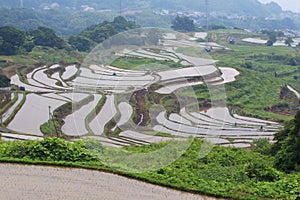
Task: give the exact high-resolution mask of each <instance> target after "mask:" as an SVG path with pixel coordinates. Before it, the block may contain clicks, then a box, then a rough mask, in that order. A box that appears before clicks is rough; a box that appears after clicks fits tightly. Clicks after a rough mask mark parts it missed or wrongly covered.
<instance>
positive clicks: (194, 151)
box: [0, 138, 300, 199]
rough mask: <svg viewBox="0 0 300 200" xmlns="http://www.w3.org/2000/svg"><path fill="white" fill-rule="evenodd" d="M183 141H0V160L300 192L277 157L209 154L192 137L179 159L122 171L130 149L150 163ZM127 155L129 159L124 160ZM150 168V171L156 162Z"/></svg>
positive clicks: (248, 194) (229, 188)
mask: <svg viewBox="0 0 300 200" xmlns="http://www.w3.org/2000/svg"><path fill="white" fill-rule="evenodd" d="M184 143H185V142H184V141H175V143H174V145H173V146H172V147H171V148H168V145H169V144H170V142H162V143H158V144H151V145H144V146H130V147H125V148H122V149H117V148H112V147H103V145H101V144H100V143H99V142H97V141H96V140H92V139H89V140H83V141H76V142H74V143H68V142H66V141H64V140H61V139H55V138H53V139H52V138H47V139H46V140H44V141H23V142H22V141H14V142H2V141H0V162H13V163H28V164H42V165H57V166H68V167H81V168H88V169H96V170H105V171H110V172H113V173H117V174H121V175H125V176H128V177H132V178H136V179H139V180H143V181H147V182H150V183H154V184H157V185H162V186H167V187H171V188H176V189H180V190H184V191H189V192H195V193H199V194H207V195H212V196H216V197H227V198H233V199H296V197H299V196H300V188H299V187H300V173H291V174H285V173H283V172H280V171H278V170H277V169H275V168H274V157H272V156H269V155H262V154H260V153H257V152H253V151H252V150H249V149H241V148H230V147H221V146H215V147H214V148H213V149H212V151H210V152H209V153H208V155H206V156H205V157H201V156H199V155H201V152H202V151H203V149H201V147H204V146H203V145H205V144H207V143H205V142H203V141H202V140H200V139H194V140H193V142H192V143H191V144H190V146H189V148H188V149H187V150H186V151H184V152H182V156H181V157H179V158H178V159H177V160H175V161H174V162H171V163H169V164H168V165H165V166H164V167H162V168H160V169H155V170H154V171H145V172H142V173H134V172H132V171H130V170H124V169H126V166H127V167H130V166H134V163H135V161H134V160H132V159H134V156H129V155H131V154H132V153H133V154H136V153H138V154H139V155H140V156H141V157H140V159H147V161H145V163H146V164H147V162H148V161H149V158H148V156H150V157H151V156H152V155H156V152H158V153H160V154H161V152H162V151H161V149H163V148H165V147H167V151H164V153H170V152H173V154H174V153H178V152H177V151H178V148H176V147H178V146H181V145H184ZM54 152H55V153H54ZM202 153H203V152H202ZM69 155H72V156H69ZM124 155H125V156H126V155H127V156H129V157H126V159H125V160H124ZM166 155H169V154H166ZM107 156H108V157H107ZM120 156H121V157H120ZM118 159H121V160H118ZM151 159H152V158H151ZM153 159H154V158H153ZM156 159H157V161H159V162H160V163H164V162H165V161H166V160H165V159H167V157H164V156H161V155H160V156H158V157H157V158H156ZM160 159H163V160H160ZM112 160H113V161H116V162H118V161H119V162H120V163H122V166H121V165H119V167H117V165H110V161H112ZM136 161H137V162H139V161H140V160H136ZM150 163H151V162H149V164H150ZM107 164H109V165H107ZM149 167H150V168H149V169H151V168H152V167H153V166H151V165H150V166H149ZM122 169H123V170H122Z"/></svg>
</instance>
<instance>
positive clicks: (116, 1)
mask: <svg viewBox="0 0 300 200" xmlns="http://www.w3.org/2000/svg"><path fill="white" fill-rule="evenodd" d="M21 6H24V7H28V8H35V9H45V8H47V9H50V8H68V9H83V8H87V7H88V8H91V9H96V10H99V9H111V10H118V9H120V7H121V8H122V9H123V10H129V9H166V10H177V11H200V12H205V10H206V7H205V0H101V1H99V0H73V1H68V0H9V1H7V0H0V7H21ZM208 10H209V11H210V12H219V13H224V14H237V15H247V16H260V17H262V16H270V15H278V14H279V13H280V12H283V11H282V9H281V7H280V6H279V5H278V4H276V3H274V2H272V3H269V4H262V3H260V2H259V1H258V0H208Z"/></svg>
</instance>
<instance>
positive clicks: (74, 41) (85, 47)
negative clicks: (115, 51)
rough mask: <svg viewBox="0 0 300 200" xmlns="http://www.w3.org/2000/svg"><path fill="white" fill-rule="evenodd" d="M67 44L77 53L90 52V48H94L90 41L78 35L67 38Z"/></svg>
mask: <svg viewBox="0 0 300 200" xmlns="http://www.w3.org/2000/svg"><path fill="white" fill-rule="evenodd" d="M69 43H70V45H72V46H73V47H74V48H76V49H77V50H78V51H90V50H91V47H92V46H94V42H93V41H92V40H91V39H89V38H87V37H84V36H80V35H72V36H71V37H70V38H69Z"/></svg>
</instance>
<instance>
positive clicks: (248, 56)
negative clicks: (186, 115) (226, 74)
mask: <svg viewBox="0 0 300 200" xmlns="http://www.w3.org/2000/svg"><path fill="white" fill-rule="evenodd" d="M229 47H230V48H231V49H232V50H229V51H223V50H220V51H218V50H216V51H213V52H212V53H211V56H212V57H213V59H216V60H219V62H217V63H216V64H217V66H223V67H232V68H235V69H237V70H238V71H239V72H240V75H239V76H238V77H237V80H236V81H234V82H232V83H228V84H226V95H227V103H228V105H229V106H230V107H232V108H234V109H238V110H240V111H242V113H244V114H246V115H250V116H256V117H260V118H267V119H277V120H288V119H291V117H287V116H283V115H280V114H274V113H270V112H266V111H265V109H266V108H268V107H272V106H275V105H278V104H282V103H285V100H282V99H280V98H279V93H280V90H281V89H282V87H283V86H284V85H285V84H291V85H293V86H294V87H295V89H296V90H297V89H299V88H298V86H300V84H299V83H298V82H297V80H295V79H294V76H300V71H299V69H300V66H291V65H289V59H290V58H295V59H299V60H300V54H299V53H298V52H297V51H295V49H293V48H290V47H267V46H260V45H255V46H253V45H229ZM247 63H248V64H247ZM245 64H247V65H248V66H247V65H245ZM275 73H277V75H278V77H277V78H276V77H275ZM282 74H283V75H285V76H282ZM202 96H203V95H202Z"/></svg>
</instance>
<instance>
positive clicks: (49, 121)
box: [48, 106, 52, 137]
mask: <svg viewBox="0 0 300 200" xmlns="http://www.w3.org/2000/svg"><path fill="white" fill-rule="evenodd" d="M48 108H49V120H48V125H49V130H50V136H51V137H52V128H51V125H52V124H51V120H52V114H51V106H49V107H48Z"/></svg>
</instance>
